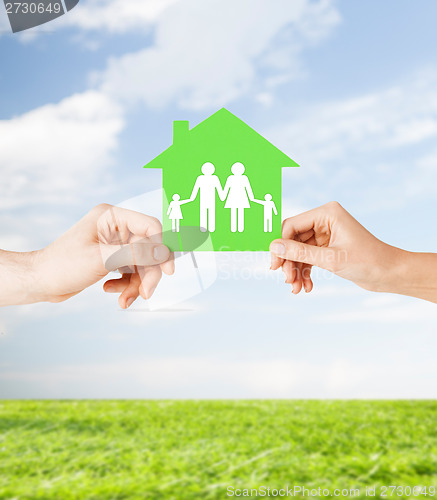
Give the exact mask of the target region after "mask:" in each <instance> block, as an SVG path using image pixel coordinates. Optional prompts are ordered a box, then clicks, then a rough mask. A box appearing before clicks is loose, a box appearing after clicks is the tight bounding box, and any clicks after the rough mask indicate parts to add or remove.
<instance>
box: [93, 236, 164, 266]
mask: <svg viewBox="0 0 437 500" xmlns="http://www.w3.org/2000/svg"><path fill="white" fill-rule="evenodd" d="M104 247H105V251H104V254H105V258H104V262H105V268H106V269H107V270H108V271H115V270H116V269H119V268H122V267H127V266H156V265H158V264H162V263H163V262H166V261H167V260H168V259H169V257H170V250H169V249H168V248H167V247H166V246H165V245H163V244H161V243H151V242H135V243H129V244H127V245H121V246H120V245H104ZM102 253H103V249H102Z"/></svg>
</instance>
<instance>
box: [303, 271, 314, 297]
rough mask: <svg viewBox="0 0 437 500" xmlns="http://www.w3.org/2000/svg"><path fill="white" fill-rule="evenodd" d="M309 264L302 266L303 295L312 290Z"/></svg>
mask: <svg viewBox="0 0 437 500" xmlns="http://www.w3.org/2000/svg"><path fill="white" fill-rule="evenodd" d="M312 267H313V266H312V265H311V264H302V284H303V289H304V290H305V293H310V292H311V290H312V289H313V281H312V279H311V269H312Z"/></svg>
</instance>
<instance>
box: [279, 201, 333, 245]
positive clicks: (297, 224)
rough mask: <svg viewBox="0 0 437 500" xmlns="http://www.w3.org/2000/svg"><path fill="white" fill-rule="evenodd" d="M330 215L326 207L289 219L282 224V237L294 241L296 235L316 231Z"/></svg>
mask: <svg viewBox="0 0 437 500" xmlns="http://www.w3.org/2000/svg"><path fill="white" fill-rule="evenodd" d="M328 215H329V214H328V211H327V210H326V208H325V207H318V208H314V209H312V210H308V211H307V212H304V213H302V214H299V215H296V216H294V217H289V218H288V219H285V220H284V222H283V223H282V237H283V238H285V239H292V238H294V237H295V236H296V234H304V233H306V232H308V231H311V230H314V227H315V226H316V225H317V224H318V223H319V222H320V221H321V220H323V219H324V218H326V217H327V216H328Z"/></svg>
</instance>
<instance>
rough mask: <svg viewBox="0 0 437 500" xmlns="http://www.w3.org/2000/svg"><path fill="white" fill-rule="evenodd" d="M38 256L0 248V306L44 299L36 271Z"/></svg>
mask: <svg viewBox="0 0 437 500" xmlns="http://www.w3.org/2000/svg"><path fill="white" fill-rule="evenodd" d="M39 256H40V252H23V253H18V252H6V251H4V250H0V279H1V284H0V307H2V306H10V305H21V304H32V303H35V302H41V301H44V300H46V298H45V297H44V293H43V290H41V288H42V287H41V280H40V278H39V277H38V271H37V269H38V262H39Z"/></svg>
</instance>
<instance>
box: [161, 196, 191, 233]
mask: <svg viewBox="0 0 437 500" xmlns="http://www.w3.org/2000/svg"><path fill="white" fill-rule="evenodd" d="M189 201H190V200H181V197H180V196H179V195H178V194H174V195H173V201H171V202H170V205H169V206H168V210H167V215H168V218H169V219H170V220H171V230H172V232H173V233H179V231H180V229H181V226H180V221H181V220H182V219H183V218H184V217H183V215H182V210H181V205H184V204H185V203H188V202H189Z"/></svg>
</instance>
